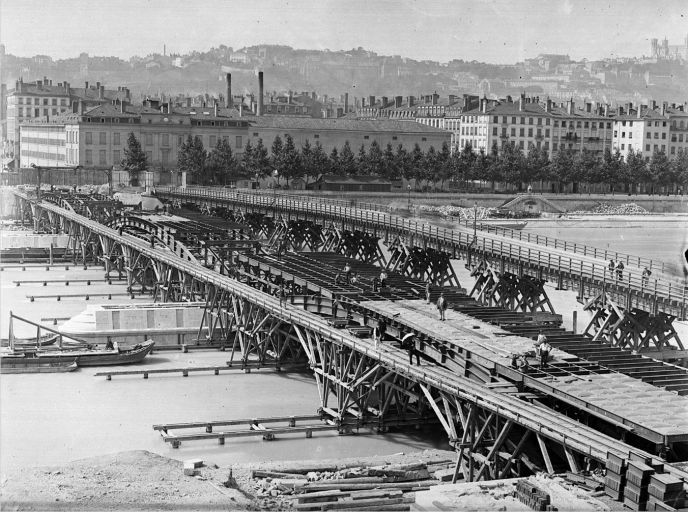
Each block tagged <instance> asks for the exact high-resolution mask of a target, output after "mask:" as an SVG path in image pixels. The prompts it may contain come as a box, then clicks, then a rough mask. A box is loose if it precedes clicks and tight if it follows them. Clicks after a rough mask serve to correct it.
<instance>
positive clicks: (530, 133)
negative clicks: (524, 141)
mask: <svg viewBox="0 0 688 512" xmlns="http://www.w3.org/2000/svg"><path fill="white" fill-rule="evenodd" d="M532 136H533V129H532V128H528V137H532Z"/></svg>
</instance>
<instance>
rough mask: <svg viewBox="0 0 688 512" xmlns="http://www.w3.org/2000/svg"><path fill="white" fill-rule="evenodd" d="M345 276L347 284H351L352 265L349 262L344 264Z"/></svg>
mask: <svg viewBox="0 0 688 512" xmlns="http://www.w3.org/2000/svg"><path fill="white" fill-rule="evenodd" d="M344 276H345V277H346V282H347V283H351V265H350V264H349V262H346V263H345V264H344Z"/></svg>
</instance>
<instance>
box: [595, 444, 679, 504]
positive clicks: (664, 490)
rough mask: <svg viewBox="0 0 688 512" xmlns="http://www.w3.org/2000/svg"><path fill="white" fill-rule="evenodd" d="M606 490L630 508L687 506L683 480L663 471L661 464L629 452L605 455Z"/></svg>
mask: <svg viewBox="0 0 688 512" xmlns="http://www.w3.org/2000/svg"><path fill="white" fill-rule="evenodd" d="M606 468H607V474H606V476H605V489H604V490H605V493H606V494H607V495H609V496H611V497H612V498H613V499H614V500H616V501H623V504H624V505H625V506H627V507H628V508H630V509H631V510H662V511H673V510H677V509H679V508H683V507H684V506H685V505H686V492H685V490H684V482H683V480H680V479H678V478H676V477H674V476H672V475H670V474H667V473H664V464H662V463H661V462H659V461H656V460H654V459H651V458H650V457H643V456H640V455H638V454H635V453H633V452H630V453H629V455H628V459H623V458H621V457H618V456H616V455H614V454H612V453H608V454H607V464H606Z"/></svg>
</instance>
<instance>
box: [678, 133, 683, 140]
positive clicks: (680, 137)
mask: <svg viewBox="0 0 688 512" xmlns="http://www.w3.org/2000/svg"><path fill="white" fill-rule="evenodd" d="M678 141H679V142H683V134H682V133H679V134H678Z"/></svg>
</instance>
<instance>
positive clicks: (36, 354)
mask: <svg viewBox="0 0 688 512" xmlns="http://www.w3.org/2000/svg"><path fill="white" fill-rule="evenodd" d="M154 345H155V342H154V341H152V340H148V341H145V342H143V343H139V344H137V345H134V346H133V347H132V348H130V349H105V350H99V349H91V348H77V349H62V350H45V349H44V350H41V349H38V350H36V349H24V350H21V349H16V348H15V350H14V352H11V353H5V354H2V356H0V365H1V366H4V365H6V364H12V363H14V362H21V361H28V360H33V361H39V362H41V363H60V362H65V361H67V362H71V361H75V362H76V363H77V364H78V365H79V366H110V365H120V364H133V363H139V362H141V361H142V360H143V358H145V357H146V356H147V355H148V354H149V353H150V352H151V351H152V350H153V346H154Z"/></svg>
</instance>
